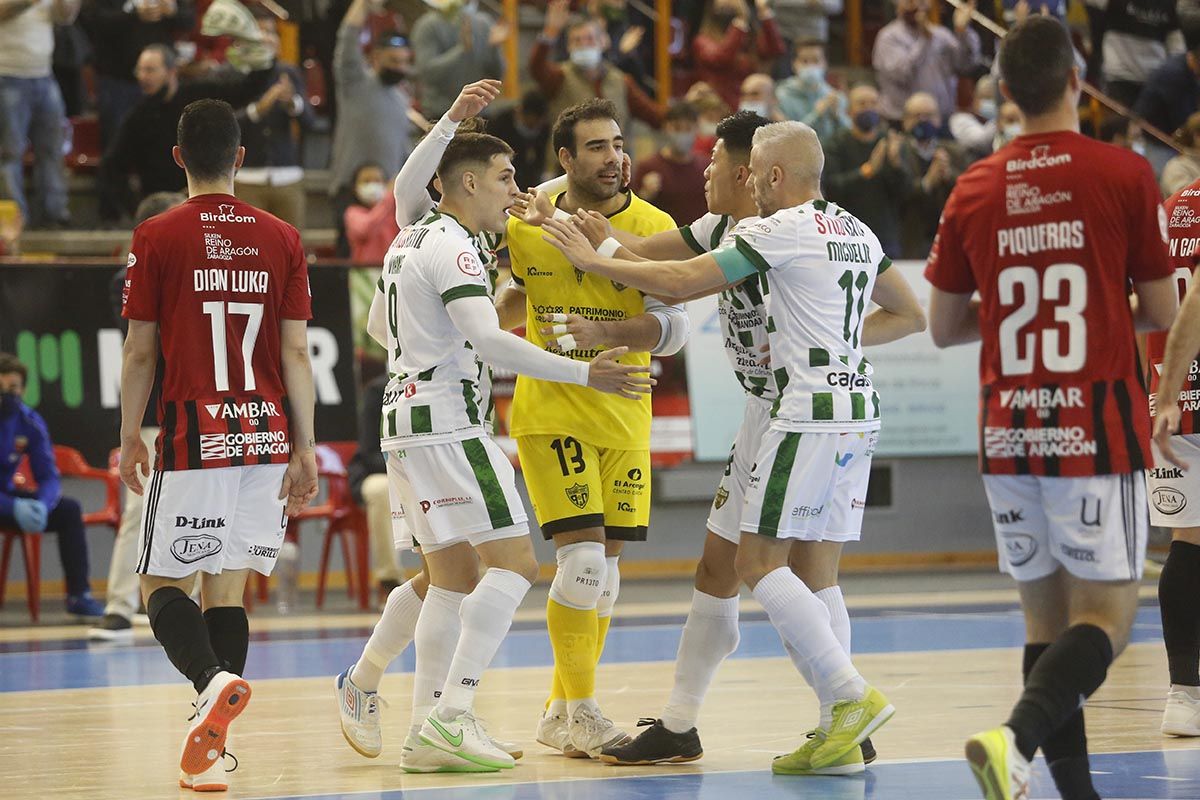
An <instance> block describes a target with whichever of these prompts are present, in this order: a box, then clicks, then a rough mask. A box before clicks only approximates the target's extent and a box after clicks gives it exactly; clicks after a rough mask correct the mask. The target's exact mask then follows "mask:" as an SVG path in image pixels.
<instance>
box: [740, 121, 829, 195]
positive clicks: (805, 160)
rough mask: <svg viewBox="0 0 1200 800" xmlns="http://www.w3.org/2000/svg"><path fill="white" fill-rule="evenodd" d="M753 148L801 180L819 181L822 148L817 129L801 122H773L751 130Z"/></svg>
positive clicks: (770, 162) (818, 184)
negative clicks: (752, 132) (752, 133)
mask: <svg viewBox="0 0 1200 800" xmlns="http://www.w3.org/2000/svg"><path fill="white" fill-rule="evenodd" d="M753 151H754V152H759V153H760V158H762V159H764V160H765V161H766V162H767V163H768V164H771V165H772V166H774V165H779V167H780V168H781V169H782V170H783V171H784V172H785V173H786V174H788V175H791V176H793V177H795V178H796V179H797V180H798V181H799V182H800V183H803V184H806V185H811V186H817V187H819V186H820V185H821V172H822V170H824V169H825V151H823V150H822V149H821V140H820V139H818V138H817V132H816V131H814V130H813V129H812V128H811V127H810V126H808V125H805V124H804V123H803V122H795V121H790V120H789V121H787V122H772V123H771V124H770V125H764V126H762V127H761V128H759V129H758V130H756V131H755V132H754V146H753Z"/></svg>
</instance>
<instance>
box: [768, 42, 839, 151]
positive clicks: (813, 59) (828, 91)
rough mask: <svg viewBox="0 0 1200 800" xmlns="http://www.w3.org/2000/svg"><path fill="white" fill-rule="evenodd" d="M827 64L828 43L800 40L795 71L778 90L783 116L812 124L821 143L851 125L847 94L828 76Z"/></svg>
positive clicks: (776, 93)
mask: <svg viewBox="0 0 1200 800" xmlns="http://www.w3.org/2000/svg"><path fill="white" fill-rule="evenodd" d="M826 66H827V65H826V61H825V45H823V44H821V43H820V42H816V41H807V42H799V43H797V44H796V57H795V58H793V59H792V69H793V70H794V71H795V74H794V75H793V76H792V77H790V78H788V79H786V80H784V81H783V82H782V83H780V84H779V86H778V88H777V89H776V90H775V97H776V99H777V100H778V101H779V110H780V112H782V114H783V116H784V117H785V118H787V119H793V120H796V121H797V122H803V123H804V124H806V125H808V126H809V127H811V128H812V129H813V130H815V131H816V132H817V138H819V139H820V140H821V142H822V144H827V143H828V142H830V141H831V140H832V139H833V137H834V135H835V134H836V133H837V132H838V131H841V130H844V129H845V128H849V127H850V118H849V117H848V116H846V96H845V95H843V94H842V93H841V92H839V91H838V90H837V89H834V88H833V87H832V86H830V85H829V82H828V81H827V80H826V79H825V70H826Z"/></svg>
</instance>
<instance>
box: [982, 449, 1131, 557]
mask: <svg viewBox="0 0 1200 800" xmlns="http://www.w3.org/2000/svg"><path fill="white" fill-rule="evenodd" d="M983 488H984V490H985V491H987V497H988V504H989V505H990V506H991V508H992V522H993V524H994V527H995V529H996V549H997V550H998V551H999V553H1000V571H1001V572H1007V573H1008V574H1009V575H1012V576H1013V577H1014V578H1015V579H1017V580H1018V581H1036V580H1038V579H1040V578H1045V577H1046V576H1048V575H1050V574H1052V573H1053V572H1054V571H1055V570H1057V569H1058V568H1059V567H1060V566H1062V567H1065V568H1066V570H1067V572H1069V573H1071V574H1072V575H1074V576H1075V577H1077V578H1082V579H1084V580H1089V581H1130V580H1138V579H1139V578H1141V576H1142V564H1143V562H1144V561H1145V558H1146V538H1147V536H1148V535H1149V531H1150V523H1149V518H1148V515H1147V513H1146V473H1144V472H1141V471H1140V470H1139V471H1138V472H1133V473H1126V474H1122V475H1094V476H1091V477H1086V478H1051V477H1045V476H1041V475H984V476H983Z"/></svg>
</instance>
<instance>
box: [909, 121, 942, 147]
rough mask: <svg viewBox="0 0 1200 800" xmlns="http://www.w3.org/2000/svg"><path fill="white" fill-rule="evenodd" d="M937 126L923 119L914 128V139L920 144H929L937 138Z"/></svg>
mask: <svg viewBox="0 0 1200 800" xmlns="http://www.w3.org/2000/svg"><path fill="white" fill-rule="evenodd" d="M937 132H938V129H937V126H936V125H934V124H933V123H932V122H930V121H929V120H927V119H923V120H921V121H920V122H918V123H917V124H916V125H914V126H913V129H912V131H911V133H912V135H913V138H914V139H916V140H917V141H918V142H928V141H929V140H930V139H933V138H934V137H936V136H937Z"/></svg>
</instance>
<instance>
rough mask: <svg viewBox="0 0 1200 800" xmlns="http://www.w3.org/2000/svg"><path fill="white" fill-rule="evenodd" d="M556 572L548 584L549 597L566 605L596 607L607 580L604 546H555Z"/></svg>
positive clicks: (597, 543)
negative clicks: (556, 550) (552, 580)
mask: <svg viewBox="0 0 1200 800" xmlns="http://www.w3.org/2000/svg"><path fill="white" fill-rule="evenodd" d="M557 559H558V571H557V572H555V573H554V582H553V583H551V584H550V599H551V600H553V601H554V602H556V603H558V604H559V605H563V606H566V607H567V608H575V609H578V610H580V611H589V610H591V609H593V608H595V607H596V604H597V603H598V602H599V600H600V595H601V594H602V593H603V592H604V587H605V584H606V582H607V571H608V570H607V564H606V563H605V559H604V545H603V544H602V543H600V542H577V543H575V544H569V545H566V546H565V547H560V548H558V553H557Z"/></svg>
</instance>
